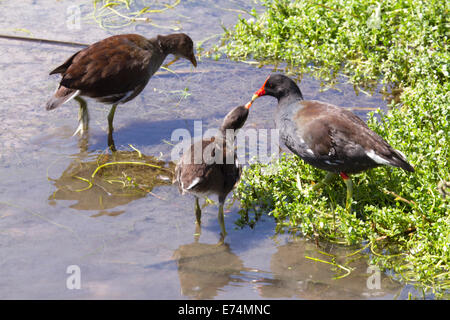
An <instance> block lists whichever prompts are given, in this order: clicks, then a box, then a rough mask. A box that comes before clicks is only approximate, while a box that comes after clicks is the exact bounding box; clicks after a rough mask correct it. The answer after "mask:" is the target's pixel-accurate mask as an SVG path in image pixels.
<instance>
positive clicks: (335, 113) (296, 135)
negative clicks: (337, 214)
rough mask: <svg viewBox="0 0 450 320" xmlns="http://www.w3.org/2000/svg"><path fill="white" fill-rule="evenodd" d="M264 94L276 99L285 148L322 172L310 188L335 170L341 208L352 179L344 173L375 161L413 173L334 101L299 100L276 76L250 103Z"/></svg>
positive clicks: (399, 155) (293, 89)
mask: <svg viewBox="0 0 450 320" xmlns="http://www.w3.org/2000/svg"><path fill="white" fill-rule="evenodd" d="M265 95H269V96H272V97H275V98H277V99H278V107H277V110H276V116H275V123H276V127H277V128H278V129H279V130H280V138H281V140H282V141H283V142H284V143H285V145H286V146H287V147H288V148H289V150H291V151H292V152H293V153H295V154H296V155H298V156H299V157H300V158H302V159H303V160H304V161H305V162H307V163H309V164H310V165H313V166H315V167H317V168H319V169H323V170H326V171H328V174H327V175H326V177H325V179H324V180H323V181H322V182H320V183H318V184H316V185H315V186H314V188H315V189H318V188H320V187H322V186H323V185H325V184H327V183H328V182H330V181H331V180H332V179H333V178H334V177H336V176H337V174H340V175H341V177H342V179H344V182H345V184H346V186H347V201H346V206H347V209H349V208H350V205H351V201H352V181H351V179H350V178H349V176H348V174H352V173H359V172H362V171H365V170H368V169H371V168H375V167H378V166H380V165H389V166H394V167H399V168H402V169H403V170H406V171H409V172H414V168H413V167H412V166H411V165H410V164H409V163H408V162H407V161H406V159H405V156H404V155H403V153H401V152H400V151H398V150H395V149H394V148H392V147H391V146H390V145H389V144H388V143H387V142H386V141H385V140H384V139H383V138H381V137H380V136H379V135H378V134H376V133H375V132H373V131H372V130H370V129H369V127H368V126H367V125H366V123H365V122H364V121H363V120H361V119H360V118H358V117H357V116H356V115H355V114H353V113H352V112H350V111H348V110H345V109H343V108H339V107H337V106H335V105H332V104H329V103H325V102H320V101H315V100H310V101H307V100H303V96H302V93H301V91H300V89H299V87H298V86H297V84H296V83H295V82H294V81H293V80H292V79H290V78H288V77H286V76H284V75H281V74H275V75H271V76H269V77H268V78H267V79H266V81H265V82H264V84H263V86H262V87H261V88H260V89H259V90H258V91H256V92H255V94H254V95H253V97H252V101H254V100H255V99H256V98H258V97H261V96H265Z"/></svg>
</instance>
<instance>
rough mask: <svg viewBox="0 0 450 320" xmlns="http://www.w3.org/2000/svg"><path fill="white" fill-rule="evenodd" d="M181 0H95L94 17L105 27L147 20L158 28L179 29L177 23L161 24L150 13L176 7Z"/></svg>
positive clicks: (146, 21) (122, 25) (118, 26)
mask: <svg viewBox="0 0 450 320" xmlns="http://www.w3.org/2000/svg"><path fill="white" fill-rule="evenodd" d="M180 2H181V0H175V1H174V2H173V3H171V4H167V3H159V2H158V1H148V0H147V1H145V0H142V1H134V0H94V1H93V6H94V11H93V12H92V18H93V19H94V20H95V21H96V22H97V23H98V24H99V25H100V27H102V28H104V29H108V28H123V27H125V26H127V25H130V24H132V23H135V22H145V23H148V24H150V25H152V26H154V27H157V28H165V29H170V30H179V29H180V27H178V26H175V25H159V24H156V23H154V22H153V21H152V19H151V18H150V17H149V14H156V13H163V12H164V11H166V10H169V9H173V8H175V7H176V6H177V5H178V4H180Z"/></svg>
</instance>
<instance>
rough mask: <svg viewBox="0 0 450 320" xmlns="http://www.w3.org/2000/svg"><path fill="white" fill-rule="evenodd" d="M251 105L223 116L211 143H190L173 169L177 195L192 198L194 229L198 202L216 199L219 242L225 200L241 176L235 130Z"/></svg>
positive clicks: (237, 108) (198, 215)
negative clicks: (187, 195)
mask: <svg viewBox="0 0 450 320" xmlns="http://www.w3.org/2000/svg"><path fill="white" fill-rule="evenodd" d="M251 105H252V102H249V103H247V104H246V105H245V106H239V107H236V108H234V109H233V110H231V111H230V112H229V113H228V114H227V115H226V116H225V118H224V120H223V122H222V125H221V127H220V130H219V133H218V134H217V135H216V136H215V137H213V138H211V139H203V140H201V141H197V142H195V143H193V144H192V145H191V146H190V148H189V149H188V150H187V151H185V152H184V153H183V155H182V156H181V158H180V161H179V162H178V164H177V166H176V167H175V179H176V182H177V183H178V187H179V189H180V192H181V193H182V194H185V193H187V192H188V193H192V194H193V195H194V196H195V215H196V218H197V226H200V223H201V214H202V212H201V209H200V205H199V199H198V198H199V197H204V196H207V195H209V194H216V195H217V196H218V200H219V215H218V220H219V224H220V229H221V242H223V240H224V238H225V236H226V232H225V223H224V217H223V205H224V202H225V198H226V197H227V195H228V193H230V191H231V190H232V189H233V187H234V186H235V184H236V183H237V182H238V181H239V178H240V176H241V166H240V165H239V163H238V159H237V155H236V153H235V147H234V140H235V137H236V132H237V130H238V129H240V128H242V126H243V125H244V123H245V121H246V120H247V117H248V113H249V109H250V107H251Z"/></svg>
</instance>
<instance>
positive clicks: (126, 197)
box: [49, 146, 174, 216]
mask: <svg viewBox="0 0 450 320" xmlns="http://www.w3.org/2000/svg"><path fill="white" fill-rule="evenodd" d="M130 147H131V148H132V149H133V150H134V151H117V152H115V153H114V154H104V153H102V154H100V155H97V156H96V157H95V159H90V160H89V161H82V160H80V159H76V160H74V161H72V162H71V163H70V165H69V166H68V168H67V169H66V170H64V172H63V173H62V174H61V176H60V177H59V178H58V179H52V178H49V180H51V181H53V182H54V184H55V187H56V188H57V190H56V191H55V192H53V194H52V195H51V196H50V197H49V200H50V201H51V202H53V203H54V201H55V200H76V201H77V203H75V204H73V205H71V208H76V209H79V210H100V213H99V214H97V215H94V216H99V215H103V214H108V215H116V214H118V213H117V212H109V213H108V212H106V211H105V210H108V209H112V208H114V207H117V206H120V205H124V204H126V203H129V202H131V201H133V200H136V199H139V198H142V197H145V196H146V195H147V194H151V195H153V196H155V197H157V198H160V197H158V196H157V195H155V194H153V193H152V190H153V189H154V188H155V187H157V186H163V185H171V184H172V178H173V167H174V165H173V164H172V163H169V164H167V163H165V162H164V161H161V160H158V159H156V158H155V157H153V156H146V155H143V154H142V153H141V151H139V150H138V149H136V148H135V147H134V146H130ZM160 199H161V198H160ZM122 212H123V211H120V213H122Z"/></svg>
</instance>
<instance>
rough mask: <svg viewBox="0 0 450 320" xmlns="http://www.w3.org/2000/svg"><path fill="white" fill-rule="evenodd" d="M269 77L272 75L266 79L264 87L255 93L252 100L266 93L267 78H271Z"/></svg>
mask: <svg viewBox="0 0 450 320" xmlns="http://www.w3.org/2000/svg"><path fill="white" fill-rule="evenodd" d="M269 78H270V75H269V76H268V77H267V78H266V81H264V83H263V85H262V87H261V88H260V89H259V90H258V91H256V92H255V94H254V95H253V97H252V101H254V100H255V99H256V98H258V97H261V96H263V95H265V94H266V89H265V87H266V83H267V80H269Z"/></svg>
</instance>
